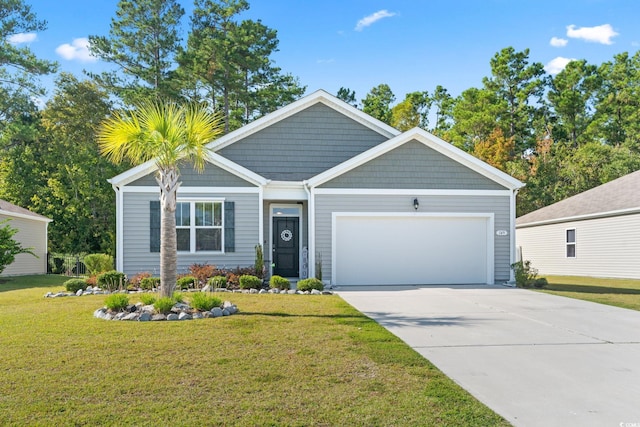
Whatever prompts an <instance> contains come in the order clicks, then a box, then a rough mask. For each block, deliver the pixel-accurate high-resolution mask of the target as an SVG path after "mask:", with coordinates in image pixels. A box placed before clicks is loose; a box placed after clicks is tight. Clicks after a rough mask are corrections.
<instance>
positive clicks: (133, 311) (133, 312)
mask: <svg viewBox="0 0 640 427" xmlns="http://www.w3.org/2000/svg"><path fill="white" fill-rule="evenodd" d="M237 312H238V307H237V306H236V305H235V304H232V303H231V302H230V301H225V302H224V303H223V304H222V307H213V308H212V309H211V311H203V312H201V311H197V310H195V309H193V308H191V306H190V305H189V304H186V303H176V304H175V305H174V306H173V307H172V308H171V313H168V314H162V313H156V311H155V308H154V307H153V305H144V304H142V303H141V302H139V303H137V304H136V305H130V306H128V307H127V309H126V310H125V311H121V312H112V311H111V310H109V309H107V307H102V308H99V309H97V310H96V311H94V312H93V316H94V317H96V318H98V319H104V320H132V321H139V322H149V321H162V320H169V321H172V320H194V319H208V318H212V317H214V318H215V317H223V316H231V315H232V314H236V313H237Z"/></svg>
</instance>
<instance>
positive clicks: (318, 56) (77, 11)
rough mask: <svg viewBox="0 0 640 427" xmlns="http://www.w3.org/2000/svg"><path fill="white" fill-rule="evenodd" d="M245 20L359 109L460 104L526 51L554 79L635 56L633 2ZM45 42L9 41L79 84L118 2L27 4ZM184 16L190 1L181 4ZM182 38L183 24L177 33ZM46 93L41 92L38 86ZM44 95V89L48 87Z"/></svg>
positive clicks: (308, 13) (295, 1)
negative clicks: (388, 93) (378, 98)
mask: <svg viewBox="0 0 640 427" xmlns="http://www.w3.org/2000/svg"><path fill="white" fill-rule="evenodd" d="M249 1H250V5H251V8H250V10H249V11H248V12H246V13H245V14H244V15H243V17H246V18H250V19H255V20H257V19H260V20H262V22H263V23H264V24H265V25H267V26H269V27H271V28H273V29H276V30H277V31H278V39H279V40H280V46H279V48H280V50H279V52H277V53H276V54H275V55H274V56H273V59H274V60H275V63H276V65H278V66H279V67H281V68H282V70H283V71H285V72H289V73H291V74H293V75H295V76H297V77H299V79H300V83H301V84H302V85H306V86H307V93H310V92H313V91H315V90H317V89H324V90H326V91H328V92H330V93H333V94H335V93H336V92H337V91H338V89H339V88H340V87H341V86H344V87H348V88H350V89H353V90H355V91H356V97H357V99H358V100H361V99H362V98H364V96H365V95H366V93H367V92H369V90H371V88H372V87H374V86H377V85H378V84H380V83H386V84H388V85H389V86H390V87H391V89H392V91H393V92H394V94H395V95H396V99H397V100H398V101H399V100H401V99H402V98H404V95H405V94H406V93H408V92H413V91H418V90H421V91H422V90H427V91H429V92H431V91H433V89H434V88H435V87H436V85H442V86H444V87H445V88H447V89H448V90H449V92H450V93H451V94H452V95H454V96H457V95H459V94H460V92H462V91H463V90H465V89H467V88H470V87H480V86H481V84H482V78H483V77H485V76H488V75H489V74H490V67H489V60H490V59H491V57H492V56H493V55H494V54H495V53H496V52H498V51H499V50H501V49H502V48H505V47H508V46H513V47H514V48H515V49H516V50H518V51H520V50H523V49H525V48H529V49H530V60H531V61H535V62H540V63H542V64H544V65H545V66H546V67H547V69H548V70H549V71H550V72H552V73H555V72H557V71H558V70H560V69H561V68H562V66H563V65H564V64H565V63H566V62H567V61H568V60H569V59H586V60H587V61H589V62H590V63H592V64H600V63H602V62H604V61H609V60H612V58H613V56H614V55H615V54H617V53H621V52H629V53H635V52H636V51H637V50H638V49H639V48H640V25H638V22H639V21H638V19H639V18H640V1H637V0H554V1H548V0H448V1H447V0H394V1H390V0H387V1H379V0H341V1H337V0H317V1H316V0H249ZM25 2H26V3H27V4H30V5H31V6H32V8H33V11H34V12H35V13H36V14H37V15H38V17H39V18H40V19H44V20H47V21H48V29H47V31H45V32H42V33H40V34H34V35H16V37H15V39H14V42H15V43H29V45H30V47H31V48H32V49H33V51H34V52H35V53H36V54H37V55H38V56H39V57H42V58H47V59H53V60H57V61H58V62H59V63H60V70H61V71H68V72H72V73H75V74H77V75H79V76H80V75H81V74H82V70H89V71H93V72H96V71H100V70H101V69H104V67H105V64H103V63H101V62H100V61H96V60H95V58H91V57H90V56H88V54H87V52H86V40H84V39H86V37H87V36H88V35H107V34H108V31H109V25H110V23H111V18H112V17H113V16H115V10H116V5H117V0H56V1H51V0H25ZM181 4H182V6H183V7H184V8H185V9H186V11H187V15H188V14H190V11H191V9H192V1H191V0H182V1H181ZM187 31H188V21H187V19H186V18H185V23H184V25H183V32H184V34H185V38H186V33H187ZM45 83H47V82H45ZM47 85H51V83H50V80H49V82H48V83H47Z"/></svg>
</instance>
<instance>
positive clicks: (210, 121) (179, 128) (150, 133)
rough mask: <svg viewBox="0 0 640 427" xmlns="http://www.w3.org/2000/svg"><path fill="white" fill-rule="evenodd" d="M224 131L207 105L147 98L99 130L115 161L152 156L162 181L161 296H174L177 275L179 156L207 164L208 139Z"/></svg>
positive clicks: (198, 165)
mask: <svg viewBox="0 0 640 427" xmlns="http://www.w3.org/2000/svg"><path fill="white" fill-rule="evenodd" d="M221 133H222V121H221V118H220V116H219V115H218V114H213V113H210V112H209V111H207V110H206V109H205V108H204V107H203V106H197V105H191V106H182V105H178V104H175V103H163V102H147V103H142V104H140V105H139V106H138V107H137V108H135V109H134V110H131V111H123V112H119V113H116V114H115V115H114V116H113V117H111V118H108V119H106V120H104V121H103V122H102V123H101V125H100V128H99V130H98V145H99V147H100V150H101V152H102V154H103V155H104V156H105V157H107V158H108V159H109V160H111V161H112V162H114V163H121V162H122V160H123V159H128V160H129V161H131V162H132V163H133V164H141V163H144V162H147V161H150V160H152V161H153V162H155V165H156V167H157V169H158V170H157V172H156V181H157V182H158V185H159V186H160V211H161V228H160V296H162V297H171V296H172V295H173V290H174V288H175V285H176V277H177V246H176V218H175V211H176V195H177V190H178V188H179V187H180V184H181V183H180V170H179V169H178V161H180V160H183V159H184V160H190V161H192V162H193V164H194V167H195V169H196V170H198V171H202V170H203V169H204V165H205V161H206V158H207V155H208V153H209V149H208V147H207V143H209V142H211V141H213V140H214V139H215V138H217V137H218V136H219V135H220V134H221Z"/></svg>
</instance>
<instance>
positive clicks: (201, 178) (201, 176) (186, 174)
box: [127, 163, 253, 187]
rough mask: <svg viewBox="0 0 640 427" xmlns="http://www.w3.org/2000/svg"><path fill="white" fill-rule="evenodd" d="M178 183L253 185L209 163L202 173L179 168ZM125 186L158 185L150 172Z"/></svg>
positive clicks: (183, 167)
mask: <svg viewBox="0 0 640 427" xmlns="http://www.w3.org/2000/svg"><path fill="white" fill-rule="evenodd" d="M180 181H182V186H183V187H186V186H188V187H248V186H252V185H253V184H250V183H249V182H247V181H245V180H244V179H242V178H240V177H238V176H236V175H234V174H232V173H231V172H227V171H226V170H224V169H221V168H219V167H217V166H215V165H212V164H210V163H207V164H206V165H205V167H204V170H203V171H202V172H198V171H196V170H194V169H193V167H192V166H190V165H184V166H181V167H180ZM127 185H128V186H151V187H155V186H157V185H158V183H157V182H156V178H155V172H152V173H150V174H149V175H146V176H144V177H142V178H140V179H137V180H135V181H133V182H131V183H130V184H127Z"/></svg>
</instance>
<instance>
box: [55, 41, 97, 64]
mask: <svg viewBox="0 0 640 427" xmlns="http://www.w3.org/2000/svg"><path fill="white" fill-rule="evenodd" d="M56 53H57V54H58V55H60V56H62V57H63V58H64V59H67V60H69V61H72V60H74V59H77V60H78V61H80V62H95V61H97V60H98V58H96V57H95V56H93V55H91V53H90V52H89V39H87V38H85V37H82V38H79V39H73V42H71V44H69V43H65V44H62V45H60V46H58V47H57V48H56Z"/></svg>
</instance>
